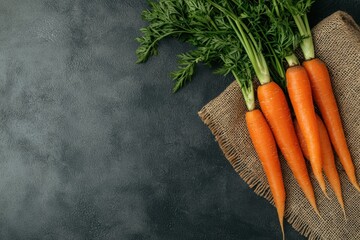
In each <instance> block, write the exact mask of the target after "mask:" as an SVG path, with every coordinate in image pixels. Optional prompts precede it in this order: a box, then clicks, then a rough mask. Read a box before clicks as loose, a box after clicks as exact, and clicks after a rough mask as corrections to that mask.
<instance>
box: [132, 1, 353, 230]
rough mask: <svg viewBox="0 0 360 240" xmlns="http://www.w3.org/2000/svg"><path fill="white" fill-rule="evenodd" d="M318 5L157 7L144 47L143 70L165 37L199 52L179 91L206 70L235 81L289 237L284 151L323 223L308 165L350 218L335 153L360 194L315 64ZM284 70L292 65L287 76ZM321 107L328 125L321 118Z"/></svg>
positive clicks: (182, 72)
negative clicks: (201, 67) (313, 24)
mask: <svg viewBox="0 0 360 240" xmlns="http://www.w3.org/2000/svg"><path fill="white" fill-rule="evenodd" d="M311 4H312V0H299V1H296V3H295V2H293V1H292V0H272V1H263V0H259V1H258V2H257V1H250V0H236V1H235V0H217V1H216V0H160V1H159V2H150V6H151V10H146V11H144V14H143V16H144V18H145V20H147V21H148V22H149V23H150V24H149V26H148V27H146V28H143V29H141V31H142V32H143V34H144V36H143V37H141V38H138V39H137V40H138V41H139V43H140V47H139V48H138V50H137V55H138V59H139V60H138V62H145V61H146V60H147V59H148V58H149V57H150V56H151V55H155V54H157V45H158V42H159V41H160V40H162V39H164V38H166V37H175V38H178V39H180V40H182V41H185V42H188V43H190V44H192V45H193V46H194V47H196V49H195V50H192V51H190V52H188V53H184V54H181V55H179V63H180V67H179V69H178V70H177V71H175V72H173V74H172V77H173V78H174V80H175V81H176V84H175V88H174V91H177V90H178V89H179V88H181V87H182V86H184V85H185V84H186V83H187V82H188V81H189V80H191V78H192V76H193V74H194V72H195V66H196V64H198V63H199V62H204V63H206V64H209V65H214V63H215V65H217V66H218V67H219V68H218V70H217V71H216V72H217V73H221V74H224V75H226V74H229V73H231V74H232V75H233V76H234V78H235V79H236V81H237V82H238V83H239V86H240V89H241V91H242V93H243V97H244V100H245V103H246V106H247V109H248V111H247V112H246V114H245V119H246V124H247V128H248V131H249V135H250V138H251V140H252V143H253V146H254V148H255V150H256V152H257V154H258V157H259V159H260V161H261V163H262V166H263V169H264V172H265V174H266V177H267V179H268V183H269V186H270V190H271V192H272V195H273V199H274V203H275V207H276V209H277V212H278V217H279V222H280V225H281V230H282V234H283V236H284V230H283V218H284V212H285V199H286V192H285V186H284V181H283V176H282V170H281V165H280V160H279V156H278V152H277V147H278V148H279V149H280V151H281V153H282V154H283V156H284V158H285V160H286V162H287V164H288V166H289V167H290V169H291V171H292V173H293V176H294V177H295V179H296V181H297V183H298V184H299V186H300V188H301V189H302V191H303V193H304V195H305V197H306V198H307V199H308V201H309V203H310V204H311V206H312V207H313V209H314V211H315V212H316V213H317V214H318V215H319V216H320V213H319V211H318V208H317V204H316V199H315V194H314V189H313V185H312V182H311V180H310V177H309V174H308V171H307V167H306V162H305V158H306V159H308V160H309V162H310V164H311V168H312V171H313V173H314V176H315V178H316V180H317V182H318V183H319V186H320V188H321V189H322V191H323V192H324V194H325V195H326V196H327V192H326V184H325V181H324V177H323V174H322V172H323V171H324V172H325V175H326V176H327V178H328V180H329V183H330V185H331V187H332V188H333V190H334V192H335V195H336V197H337V199H338V201H339V203H340V205H341V207H342V209H343V212H344V215H345V209H344V203H343V198H342V192H341V186H340V180H339V175H338V172H337V169H336V165H335V161H334V154H333V150H332V148H334V150H335V152H336V153H337V155H338V157H339V159H340V162H341V164H342V166H343V168H344V170H345V172H346V174H347V175H348V178H349V180H350V182H351V183H352V185H353V186H354V187H355V188H356V189H357V190H359V191H360V187H359V185H358V182H357V179H356V174H355V168H354V164H353V162H352V159H351V155H350V152H349V149H348V146H347V143H346V138H345V134H344V130H343V127H342V123H341V118H340V115H339V110H338V107H337V103H336V99H335V96H334V93H333V90H332V86H331V80H330V76H329V72H328V70H327V68H326V65H325V64H324V63H323V62H322V61H321V60H320V59H318V58H316V57H315V51H314V45H313V41H312V36H311V30H310V27H309V22H308V19H307V12H308V11H309V9H310V6H311ZM298 46H300V48H301V50H302V52H303V55H304V57H305V61H304V62H303V63H302V65H301V64H300V62H299V60H298V59H297V57H296V56H295V54H294V51H295V49H296V48H297V47H298ZM283 62H286V63H287V65H288V68H287V69H286V70H285V67H284V66H285V65H284V64H283ZM254 76H256V78H257V79H258V81H259V82H260V86H259V87H258V88H257V97H258V100H259V105H260V109H261V110H260V109H256V107H255V91H254V89H253V77H254ZM285 92H286V93H287V95H286V94H285ZM287 96H288V98H289V100H290V103H291V104H289V103H288V100H287ZM314 103H315V104H316V105H317V106H318V108H319V110H320V113H321V117H322V119H323V120H322V119H321V118H320V117H319V116H318V115H317V114H316V113H315V108H314ZM292 112H293V113H294V115H295V117H294V118H293V117H292ZM304 156H305V157H304Z"/></svg>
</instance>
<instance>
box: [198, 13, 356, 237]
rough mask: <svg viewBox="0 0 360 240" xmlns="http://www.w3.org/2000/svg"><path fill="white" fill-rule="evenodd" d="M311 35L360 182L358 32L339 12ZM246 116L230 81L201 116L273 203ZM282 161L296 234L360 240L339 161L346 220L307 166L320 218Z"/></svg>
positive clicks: (253, 184)
mask: <svg viewBox="0 0 360 240" xmlns="http://www.w3.org/2000/svg"><path fill="white" fill-rule="evenodd" d="M312 31H313V38H314V44H315V52H316V56H317V57H319V58H320V59H322V60H323V61H324V62H325V63H326V64H327V66H328V68H329V72H330V75H331V79H332V86H333V89H334V93H335V96H336V99H337V102H338V106H339V110H340V114H341V117H342V121H343V125H344V131H345V135H346V138H347V142H348V146H349V149H350V152H351V154H352V157H353V162H354V164H355V167H356V174H357V178H358V180H360V97H359V96H360V28H359V27H358V26H357V25H356V23H355V22H354V20H353V19H352V17H351V16H349V15H348V14H346V13H344V12H341V11H338V12H336V13H334V14H332V15H331V16H329V17H327V18H326V19H324V20H323V21H321V22H320V23H319V24H318V25H316V26H315V27H314V28H313V29H312ZM245 112H246V106H245V102H244V100H243V97H242V95H241V91H240V88H239V86H238V85H237V83H236V82H233V83H232V84H231V85H230V86H229V87H228V88H227V89H226V90H225V91H224V92H223V93H221V94H220V95H219V96H218V97H217V98H215V99H213V100H212V101H210V102H209V103H208V104H207V105H206V106H204V107H203V108H202V109H201V110H200V111H199V116H200V118H201V119H202V121H203V122H204V123H205V124H206V125H207V126H208V127H209V128H210V130H211V131H212V133H213V135H214V136H215V139H216V140H217V142H218V144H219V146H220V148H221V149H222V151H223V153H224V155H225V157H226V159H227V160H228V161H229V162H230V164H231V165H232V166H233V168H234V170H235V171H236V172H237V173H238V174H239V176H240V177H241V178H242V179H243V180H244V181H245V182H246V183H247V184H248V185H249V186H250V187H251V188H252V189H253V190H254V192H255V193H257V194H259V195H260V196H262V197H264V198H266V199H267V200H268V201H269V202H270V203H271V204H273V200H272V195H271V192H270V189H269V185H268V183H267V180H266V176H265V174H264V172H263V169H262V166H261V163H260V161H259V159H258V157H257V155H256V153H255V151H254V149H253V146H252V143H251V140H250V138H249V136H248V131H247V128H246V124H245ZM280 161H281V165H282V170H283V177H284V182H285V189H286V211H285V218H286V220H287V221H288V222H289V223H290V224H291V225H292V226H293V227H294V229H296V230H297V231H299V232H300V233H301V234H302V235H304V236H306V237H308V238H309V239H347V240H349V239H360V193H359V192H357V191H356V190H355V189H354V187H353V186H352V185H351V184H350V182H349V181H348V178H347V176H346V174H345V172H344V170H343V168H342V166H341V165H340V163H339V161H338V159H337V158H336V162H337V168H338V171H339V174H340V177H341V184H342V185H341V186H342V192H343V197H344V202H345V210H346V215H347V220H345V219H344V215H343V213H342V210H341V207H340V205H339V203H338V202H337V199H336V196H335V195H334V192H333V191H332V189H331V187H330V185H329V183H328V182H326V184H327V189H328V194H329V196H330V198H331V200H329V199H327V198H325V196H324V194H323V193H322V192H321V189H320V187H319V185H318V184H317V182H316V181H315V178H314V175H313V174H312V172H311V171H310V167H309V166H308V170H309V174H310V176H311V180H312V183H313V186H314V191H315V195H316V200H317V204H318V207H319V210H320V214H321V216H322V218H323V219H321V218H319V216H317V215H316V214H315V212H314V211H313V209H312V208H311V206H310V204H309V202H308V201H307V200H306V198H305V196H304V194H303V193H302V191H301V189H300V188H299V187H298V185H297V183H296V181H295V179H294V177H293V175H292V173H291V171H290V169H289V167H288V166H287V164H286V162H285V160H284V158H283V157H282V156H281V154H280Z"/></svg>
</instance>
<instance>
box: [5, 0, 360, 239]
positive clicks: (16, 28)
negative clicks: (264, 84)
mask: <svg viewBox="0 0 360 240" xmlns="http://www.w3.org/2000/svg"><path fill="white" fill-rule="evenodd" d="M146 7H147V4H146V1H145V0H118V1H115V0H98V1H89V0H61V1H60V0H59V1H51V0H32V1H21V0H1V1H0V193H1V194H0V239H27V240H29V239H46V240H50V239H74V240H75V239H76V240H77V239H120V240H141V239H150V240H172V239H174V240H175V239H176V240H177V239H179V240H180V239H181V240H182V239H185V240H187V239H206V240H217V239H222V240H230V239H231V240H232V239H237V240H238V239H253V240H260V239H261V240H265V239H276V238H277V239H279V238H280V231H279V226H278V221H277V217H276V212H275V209H274V207H272V206H271V205H270V204H269V203H268V202H267V201H265V200H264V199H262V198H260V197H258V196H256V195H255V194H254V193H253V192H252V190H251V189H249V188H248V186H247V185H246V184H245V183H244V182H243V181H242V180H241V179H240V178H239V177H238V176H237V175H236V173H235V172H234V171H233V169H232V168H231V166H230V164H229V163H228V162H227V161H226V159H225V158H224V156H223V155H222V153H221V151H220V150H219V147H218V145H217V143H216V142H215V141H214V138H213V136H212V135H211V133H210V131H209V129H208V128H207V127H206V126H205V125H204V124H203V123H202V122H201V121H200V119H199V117H198V116H197V112H198V111H199V110H200V109H201V107H202V106H203V105H205V104H206V103H207V102H208V101H210V100H211V99H213V98H214V97H216V96H217V95H218V94H220V93H221V92H222V91H223V90H224V89H225V88H226V86H227V85H228V84H230V82H231V81H232V80H231V79H229V78H222V77H219V76H214V75H212V73H211V70H209V69H207V68H205V67H200V68H199V71H198V74H197V75H196V77H195V79H194V81H193V82H192V83H191V84H190V85H189V86H188V87H186V88H185V89H183V90H182V91H180V92H179V93H178V94H175V95H173V94H172V93H171V87H172V84H173V83H172V82H171V81H170V78H169V72H170V71H172V70H174V69H175V68H176V57H175V56H176V54H178V53H180V52H183V51H184V50H186V49H188V46H186V45H184V44H181V43H179V42H177V41H173V40H168V41H165V42H163V43H162V44H161V45H160V48H159V51H160V55H159V56H158V57H155V58H151V59H150V60H149V62H148V63H146V64H141V65H137V64H135V61H136V56H135V50H136V48H137V46H138V44H137V43H136V42H135V41H134V39H135V38H136V37H137V36H139V35H140V33H139V31H138V29H139V28H141V27H143V26H145V25H146V23H145V22H143V21H142V20H141V18H140V14H141V11H142V10H143V9H145V8H146ZM340 9H341V10H345V11H347V12H348V13H350V14H351V15H352V16H353V17H354V18H355V19H356V21H357V22H358V23H360V1H329V0H323V1H317V2H316V3H315V5H314V7H313V10H312V12H311V13H310V20H311V24H312V25H313V24H315V23H317V22H318V21H320V20H321V19H323V18H324V17H326V16H327V15H329V14H331V13H332V12H334V11H336V10H340ZM285 230H286V236H287V239H303V237H301V236H299V235H298V233H297V232H295V231H294V230H293V229H292V228H291V226H290V225H288V224H286V225H285Z"/></svg>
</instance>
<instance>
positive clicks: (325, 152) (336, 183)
mask: <svg viewBox="0 0 360 240" xmlns="http://www.w3.org/2000/svg"><path fill="white" fill-rule="evenodd" d="M316 120H317V124H318V127H319V134H320V140H321V156H322V159H323V168H324V172H325V175H326V177H327V179H328V180H329V183H330V185H331V187H332V189H333V190H334V193H335V196H336V198H337V200H338V202H339V204H340V206H341V208H342V210H343V213H344V217H345V219H346V214H345V207H344V201H343V197H342V192H341V183H340V177H339V173H338V172H337V169H336V166H335V160H334V153H333V150H332V147H331V143H330V139H329V135H328V133H327V131H326V127H325V125H324V123H323V122H322V120H321V119H320V117H319V116H318V115H316ZM294 126H295V130H296V134H297V136H298V139H299V142H300V146H301V149H302V151H303V153H304V156H305V158H307V159H309V158H310V154H309V149H308V145H307V143H306V141H305V138H304V134H302V131H301V129H300V126H299V124H298V121H296V120H294Z"/></svg>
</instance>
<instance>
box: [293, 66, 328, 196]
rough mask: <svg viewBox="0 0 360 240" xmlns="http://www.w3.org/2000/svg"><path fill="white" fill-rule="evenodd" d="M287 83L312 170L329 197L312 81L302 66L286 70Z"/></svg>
mask: <svg viewBox="0 0 360 240" xmlns="http://www.w3.org/2000/svg"><path fill="white" fill-rule="evenodd" d="M286 82H287V89H288V93H289V97H290V101H291V104H292V106H293V109H294V112H295V116H296V118H297V119H298V123H299V127H300V129H301V132H303V133H304V140H305V142H306V145H307V146H309V149H308V150H309V160H310V163H311V167H312V170H313V172H314V175H315V178H316V180H317V181H318V183H319V185H320V188H321V190H322V191H323V192H324V194H325V195H326V196H327V193H326V185H325V181H324V177H323V174H322V159H321V147H320V136H319V130H318V124H317V121H316V116H315V109H314V103H313V99H312V94H311V87H310V81H309V78H308V75H307V73H306V70H305V68H304V67H303V66H301V65H293V66H290V67H289V68H288V69H287V70H286ZM327 197H328V196H327Z"/></svg>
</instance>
